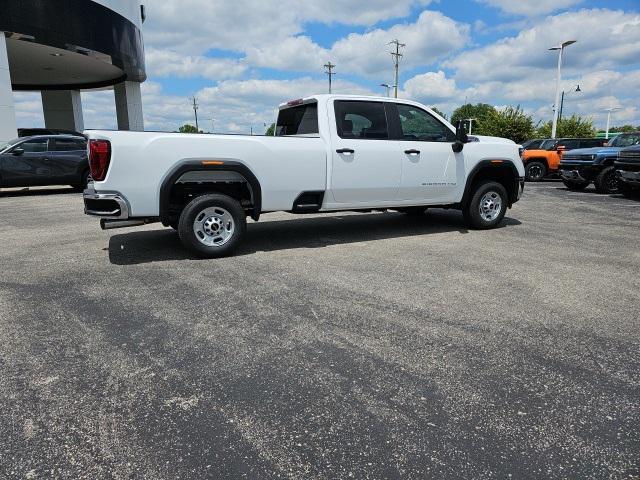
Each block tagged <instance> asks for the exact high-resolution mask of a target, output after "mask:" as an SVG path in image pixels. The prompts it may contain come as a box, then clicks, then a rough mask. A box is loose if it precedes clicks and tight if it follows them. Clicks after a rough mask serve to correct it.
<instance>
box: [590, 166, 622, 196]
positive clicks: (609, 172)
mask: <svg viewBox="0 0 640 480" xmlns="http://www.w3.org/2000/svg"><path fill="white" fill-rule="evenodd" d="M593 184H594V185H595V186H596V191H597V192H598V193H618V191H619V188H618V179H617V178H616V169H615V167H612V166H609V167H605V168H604V169H603V170H602V171H601V172H600V173H599V174H598V176H597V177H596V179H595V180H594V181H593Z"/></svg>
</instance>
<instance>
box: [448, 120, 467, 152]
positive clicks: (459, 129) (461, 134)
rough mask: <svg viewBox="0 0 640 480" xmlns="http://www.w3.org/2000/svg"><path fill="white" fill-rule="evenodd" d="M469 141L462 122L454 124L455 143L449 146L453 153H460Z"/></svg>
mask: <svg viewBox="0 0 640 480" xmlns="http://www.w3.org/2000/svg"><path fill="white" fill-rule="evenodd" d="M468 141H469V138H468V137H467V131H466V130H465V128H464V122H463V121H462V120H458V123H457V124H456V141H455V142H454V143H453V145H451V149H452V150H453V151H454V153H460V152H461V151H462V149H463V148H464V144H465V143H467V142H468Z"/></svg>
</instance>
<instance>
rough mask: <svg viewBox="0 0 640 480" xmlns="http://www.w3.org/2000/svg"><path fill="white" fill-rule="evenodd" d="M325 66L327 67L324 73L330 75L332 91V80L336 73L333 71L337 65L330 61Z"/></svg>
mask: <svg viewBox="0 0 640 480" xmlns="http://www.w3.org/2000/svg"><path fill="white" fill-rule="evenodd" d="M323 67H324V68H325V71H324V73H326V74H327V75H328V76H329V93H331V83H332V82H331V80H332V78H333V76H334V75H335V72H334V71H333V69H334V68H335V67H336V66H335V65H334V64H333V63H331V62H330V61H329V62H327V63H325V64H324V65H323Z"/></svg>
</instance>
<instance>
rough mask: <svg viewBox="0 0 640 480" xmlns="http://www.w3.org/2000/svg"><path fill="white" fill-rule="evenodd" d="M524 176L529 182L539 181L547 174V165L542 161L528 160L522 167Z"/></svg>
mask: <svg viewBox="0 0 640 480" xmlns="http://www.w3.org/2000/svg"><path fill="white" fill-rule="evenodd" d="M524 171H525V178H526V179H527V180H529V181H530V182H539V181H540V180H542V179H543V178H544V176H545V175H546V174H547V166H546V165H545V164H544V163H542V162H537V161H533V162H529V163H527V166H526V167H525V169H524Z"/></svg>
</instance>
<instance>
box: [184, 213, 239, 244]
mask: <svg viewBox="0 0 640 480" xmlns="http://www.w3.org/2000/svg"><path fill="white" fill-rule="evenodd" d="M235 229H236V225H235V222H234V221H233V217H232V216H231V214H230V213H229V212H228V211H227V210H225V209H224V208H220V207H209V208H205V209H204V210H202V211H201V212H200V213H198V214H197V215H196V217H195V219H194V221H193V232H194V233H195V235H196V238H197V239H198V241H199V242H200V243H202V244H203V245H205V246H207V247H221V246H223V245H224V244H226V243H227V242H228V241H229V240H231V238H232V237H233V234H234V232H235Z"/></svg>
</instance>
